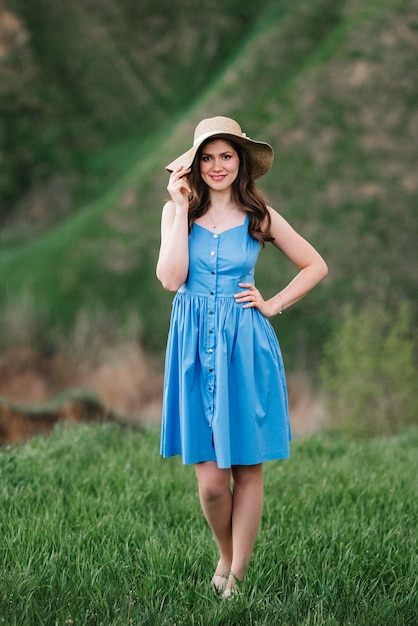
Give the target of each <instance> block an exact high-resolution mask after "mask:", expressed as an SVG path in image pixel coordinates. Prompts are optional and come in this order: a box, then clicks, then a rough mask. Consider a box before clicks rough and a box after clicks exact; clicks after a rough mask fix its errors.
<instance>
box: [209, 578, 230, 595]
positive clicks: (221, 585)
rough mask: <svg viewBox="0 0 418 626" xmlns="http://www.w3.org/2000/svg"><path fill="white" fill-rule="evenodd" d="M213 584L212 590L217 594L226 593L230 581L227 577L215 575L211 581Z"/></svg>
mask: <svg viewBox="0 0 418 626" xmlns="http://www.w3.org/2000/svg"><path fill="white" fill-rule="evenodd" d="M210 582H211V584H212V588H213V590H214V591H216V593H223V592H224V591H225V587H226V584H227V582H228V579H227V578H225V576H218V575H217V574H215V575H214V576H213V577H212V580H211V581H210Z"/></svg>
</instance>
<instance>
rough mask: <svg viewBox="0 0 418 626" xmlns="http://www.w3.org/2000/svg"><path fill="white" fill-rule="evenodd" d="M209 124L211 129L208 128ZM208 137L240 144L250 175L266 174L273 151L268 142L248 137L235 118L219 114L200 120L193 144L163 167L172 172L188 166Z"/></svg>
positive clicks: (254, 176) (258, 176)
mask: <svg viewBox="0 0 418 626" xmlns="http://www.w3.org/2000/svg"><path fill="white" fill-rule="evenodd" d="M211 126H212V129H211V128H210V127H211ZM205 127H206V128H209V130H206V132H200V131H202V130H205ZM226 127H230V128H231V130H232V132H225V131H226ZM209 139H226V140H230V141H233V142H234V143H237V144H238V145H240V146H241V147H242V148H243V149H244V150H245V151H246V153H247V154H248V156H249V159H250V164H251V176H252V177H253V178H260V176H263V175H264V174H266V173H267V172H268V171H269V169H270V168H271V166H272V164H273V159H274V151H273V148H272V147H271V146H270V144H268V143H265V142H263V141H256V140H254V139H250V138H249V137H247V136H246V135H245V133H243V132H242V130H241V128H240V126H239V124H238V123H237V122H235V120H231V119H230V118H224V117H220V116H219V117H215V118H209V119H208V120H202V122H200V124H199V125H198V126H197V127H196V130H195V140H194V143H193V146H192V147H191V148H190V149H189V150H187V151H186V152H184V153H183V154H182V155H180V156H179V157H177V159H175V160H174V161H172V162H171V163H169V164H168V165H166V167H165V169H166V170H167V171H168V172H173V171H174V170H175V169H177V168H178V167H180V165H182V166H183V167H184V168H186V169H187V168H189V167H190V166H191V165H192V163H193V160H194V158H195V156H196V154H197V152H198V151H199V148H200V146H201V145H202V144H203V143H205V142H207V141H208V140H209Z"/></svg>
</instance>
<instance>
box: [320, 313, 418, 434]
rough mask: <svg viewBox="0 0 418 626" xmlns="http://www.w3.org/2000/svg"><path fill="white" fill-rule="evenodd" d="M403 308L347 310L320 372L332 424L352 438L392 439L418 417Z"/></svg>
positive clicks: (408, 320)
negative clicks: (376, 436)
mask: <svg viewBox="0 0 418 626" xmlns="http://www.w3.org/2000/svg"><path fill="white" fill-rule="evenodd" d="M416 339H417V338H416V334H415V332H414V329H413V320H412V313H411V309H410V307H409V305H408V304H407V303H401V304H400V305H399V307H398V309H397V311H395V312H391V311H390V310H389V308H388V307H387V306H386V305H385V303H384V302H383V301H380V300H379V301H378V302H370V303H368V304H365V305H364V306H363V307H362V308H360V309H359V310H354V309H353V307H351V306H347V307H346V308H345V309H344V310H343V312H342V316H341V319H340V320H339V323H338V324H337V327H336V329H335V331H334V333H333V334H332V335H331V338H330V340H329V341H328V343H327V344H326V346H325V350H324V360H323V363H322V366H321V368H320V375H321V382H322V387H323V391H324V393H325V403H326V405H327V408H328V410H329V416H330V421H332V424H333V425H335V426H337V427H339V428H340V429H342V430H344V431H346V432H348V433H350V434H353V435H375V434H395V433H397V432H399V431H401V430H402V429H403V428H405V427H407V426H408V425H410V424H412V423H414V422H415V423H416V422H417V418H418V394H417V391H418V383H417V381H418V371H417V370H418V368H417V364H416V360H415V348H416V346H417V342H416Z"/></svg>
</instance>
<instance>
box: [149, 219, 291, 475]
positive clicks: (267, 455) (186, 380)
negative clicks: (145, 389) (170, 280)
mask: <svg viewBox="0 0 418 626" xmlns="http://www.w3.org/2000/svg"><path fill="white" fill-rule="evenodd" d="M259 252H260V244H259V242H258V241H257V240H256V239H253V238H252V237H251V236H250V234H249V232H248V217H246V219H245V222H244V224H242V225H241V226H236V227H234V228H230V229H229V230H226V231H223V232H222V233H219V234H218V233H214V232H212V231H209V230H208V229H206V228H203V227H202V226H199V225H197V224H194V225H193V226H192V229H191V232H190V236H189V267H190V270H189V275H188V278H187V281H186V282H185V283H184V285H182V287H180V289H179V290H178V292H177V293H176V295H175V298H174V301H173V309H172V314H171V322H170V330H169V335H168V341H167V351H166V363H165V375H164V396H163V415H162V428H161V454H162V456H164V457H170V456H174V455H181V456H182V459H183V462H184V463H199V462H201V461H216V463H217V465H218V467H220V468H229V467H231V465H253V464H256V463H262V462H264V461H268V460H272V459H283V458H287V457H288V456H289V442H290V440H291V430H290V421H289V411H288V402H287V390H286V380H285V373H284V368H283V361H282V356H281V352H280V347H279V343H278V341H277V337H276V335H275V332H274V330H273V327H272V325H271V324H270V322H269V321H268V319H267V318H265V317H264V316H263V315H262V314H261V313H260V312H259V311H258V310H257V309H255V308H249V309H244V308H243V305H242V304H238V303H237V302H236V301H235V298H234V297H233V295H234V293H237V292H239V291H240V290H241V288H240V287H238V283H241V282H243V283H254V267H255V264H256V262H257V258H258V255H259Z"/></svg>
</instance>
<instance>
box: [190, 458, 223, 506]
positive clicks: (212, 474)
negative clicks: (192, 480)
mask: <svg viewBox="0 0 418 626" xmlns="http://www.w3.org/2000/svg"><path fill="white" fill-rule="evenodd" d="M196 475H197V482H198V486H199V494H200V496H201V498H204V500H205V501H207V502H211V501H215V500H217V499H219V498H222V497H224V496H225V493H227V492H228V491H229V489H230V488H229V471H228V470H223V469H219V468H218V467H217V465H216V463H213V464H212V463H199V464H197V465H196Z"/></svg>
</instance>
